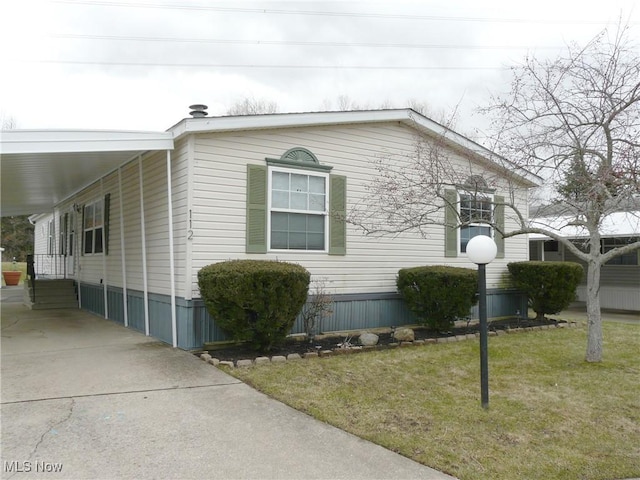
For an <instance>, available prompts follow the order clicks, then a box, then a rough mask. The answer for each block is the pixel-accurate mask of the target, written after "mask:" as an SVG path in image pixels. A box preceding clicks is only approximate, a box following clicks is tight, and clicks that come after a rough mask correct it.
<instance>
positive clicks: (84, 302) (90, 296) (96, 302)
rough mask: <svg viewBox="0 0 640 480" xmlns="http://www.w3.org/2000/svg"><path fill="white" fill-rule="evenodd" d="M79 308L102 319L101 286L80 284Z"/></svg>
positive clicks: (102, 294)
mask: <svg viewBox="0 0 640 480" xmlns="http://www.w3.org/2000/svg"><path fill="white" fill-rule="evenodd" d="M80 308H82V309H83V310H88V311H90V312H91V313H95V314H96V315H100V316H103V317H104V290H103V287H102V285H92V284H90V283H81V284H80Z"/></svg>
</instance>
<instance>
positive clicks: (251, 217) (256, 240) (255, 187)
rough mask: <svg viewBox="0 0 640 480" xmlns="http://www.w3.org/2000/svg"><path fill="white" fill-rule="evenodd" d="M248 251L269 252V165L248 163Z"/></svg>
mask: <svg viewBox="0 0 640 480" xmlns="http://www.w3.org/2000/svg"><path fill="white" fill-rule="evenodd" d="M246 251H247V253H267V167H264V166H262V165H247V234H246Z"/></svg>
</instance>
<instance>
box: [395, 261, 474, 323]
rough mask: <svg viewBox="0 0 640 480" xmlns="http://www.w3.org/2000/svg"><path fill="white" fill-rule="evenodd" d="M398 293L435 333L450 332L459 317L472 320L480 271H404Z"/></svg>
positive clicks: (431, 268) (437, 268) (430, 268)
mask: <svg viewBox="0 0 640 480" xmlns="http://www.w3.org/2000/svg"><path fill="white" fill-rule="evenodd" d="M397 286H398V291H399V292H400V294H401V295H402V297H403V298H404V300H405V301H406V302H407V306H408V307H409V309H410V310H411V311H412V312H413V313H415V314H416V316H417V317H418V321H419V322H420V323H421V324H423V325H427V326H428V327H429V328H432V329H435V330H448V329H449V328H450V327H451V326H452V325H453V322H454V321H455V320H456V319H458V318H464V317H468V316H469V313H470V310H471V307H473V305H475V303H476V301H477V291H478V273H477V271H476V270H472V269H469V268H460V267H447V266H423V267H413V268H403V269H401V270H400V271H399V272H398V278H397Z"/></svg>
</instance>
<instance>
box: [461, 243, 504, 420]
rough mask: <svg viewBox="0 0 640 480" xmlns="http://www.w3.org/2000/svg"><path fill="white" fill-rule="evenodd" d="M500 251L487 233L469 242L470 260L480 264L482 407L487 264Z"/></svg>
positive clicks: (486, 374)
mask: <svg viewBox="0 0 640 480" xmlns="http://www.w3.org/2000/svg"><path fill="white" fill-rule="evenodd" d="M497 253H498V247H497V246H496V242H494V241H493V239H492V238H491V237H487V236H486V235H476V236H475V237H473V238H472V239H471V240H469V243H467V256H468V257H469V260H471V261H472V262H473V263H475V264H476V265H478V296H479V298H478V303H479V305H478V309H479V311H480V391H481V396H482V408H489V348H488V344H487V337H488V333H487V274H486V268H485V267H486V266H487V264H488V263H491V262H492V261H493V260H494V259H495V258H496V254H497Z"/></svg>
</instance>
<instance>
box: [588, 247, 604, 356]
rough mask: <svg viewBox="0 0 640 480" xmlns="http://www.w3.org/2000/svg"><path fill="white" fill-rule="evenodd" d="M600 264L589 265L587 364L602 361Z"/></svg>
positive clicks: (595, 262) (596, 262)
mask: <svg viewBox="0 0 640 480" xmlns="http://www.w3.org/2000/svg"><path fill="white" fill-rule="evenodd" d="M600 267H601V265H600V262H599V261H597V260H596V261H593V260H592V261H590V262H589V263H588V264H587V320H588V325H589V330H588V333H587V355H586V358H585V360H586V361H587V362H601V361H602V316H601V314H600Z"/></svg>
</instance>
